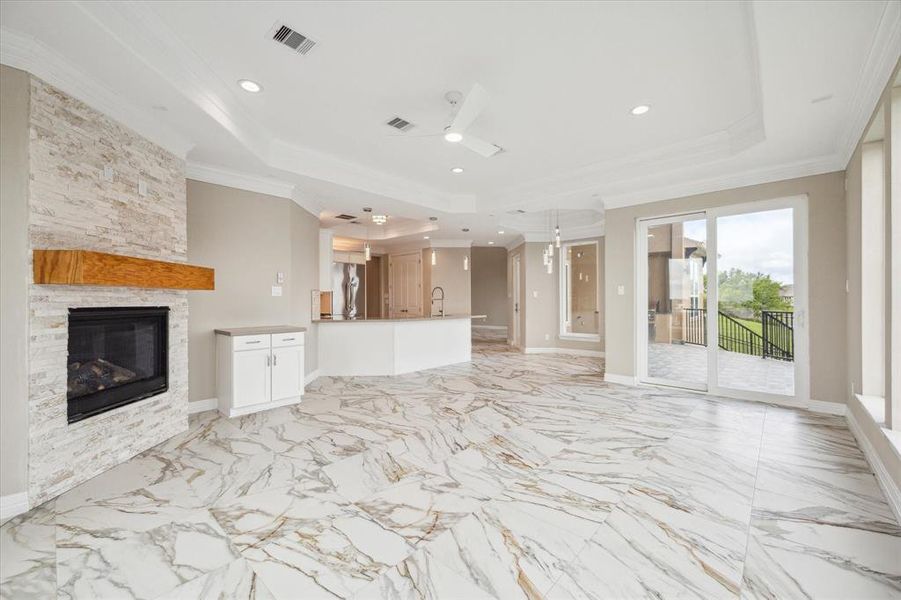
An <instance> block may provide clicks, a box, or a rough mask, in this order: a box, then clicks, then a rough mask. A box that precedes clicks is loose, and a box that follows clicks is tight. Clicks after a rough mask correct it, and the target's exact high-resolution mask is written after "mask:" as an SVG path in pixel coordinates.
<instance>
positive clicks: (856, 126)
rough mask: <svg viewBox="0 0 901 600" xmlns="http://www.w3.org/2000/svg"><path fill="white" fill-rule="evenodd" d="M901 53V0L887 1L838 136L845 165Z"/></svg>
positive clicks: (868, 121) (839, 151)
mask: <svg viewBox="0 0 901 600" xmlns="http://www.w3.org/2000/svg"><path fill="white" fill-rule="evenodd" d="M899 57H901V2H897V1H890V2H886V3H885V8H884V9H883V11H882V16H881V18H880V20H879V25H878V26H877V27H876V34H875V35H874V36H873V44H872V46H870V51H869V53H868V54H867V58H866V61H865V62H864V67H863V69H862V70H861V72H860V80H859V82H858V84H857V86H855V88H854V89H855V90H856V92H857V93H856V94H855V95H854V97H853V98H852V99H851V103H850V106H851V109H850V111H849V112H850V118H849V119H847V120H846V121H845V122H846V123H847V125H846V126H845V131H844V133H843V134H842V135H841V136H840V137H839V146H838V156H839V158H840V159H841V163H842V167H841V168H842V169H844V168H845V167H847V165H848V162H849V161H850V160H851V155H852V154H854V151H855V150H856V149H857V144H858V142H859V141H860V139H861V138H862V137H863V135H864V131H865V130H866V128H867V125H869V123H870V119H871V117H872V115H873V112H874V110H875V108H876V104H877V103H878V102H879V99H880V98H881V97H882V92H883V91H884V90H885V86H886V85H887V84H888V82H889V78H890V77H891V76H892V74H893V73H894V71H895V68H896V67H897V65H898V61H899Z"/></svg>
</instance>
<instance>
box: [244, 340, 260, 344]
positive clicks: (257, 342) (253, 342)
mask: <svg viewBox="0 0 901 600" xmlns="http://www.w3.org/2000/svg"><path fill="white" fill-rule="evenodd" d="M244 343H245V344H259V343H260V340H254V341H252V342H244Z"/></svg>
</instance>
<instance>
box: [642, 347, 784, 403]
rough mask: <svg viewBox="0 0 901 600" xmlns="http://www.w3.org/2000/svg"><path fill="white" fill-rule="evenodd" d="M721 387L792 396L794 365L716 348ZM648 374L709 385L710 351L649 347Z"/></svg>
mask: <svg viewBox="0 0 901 600" xmlns="http://www.w3.org/2000/svg"><path fill="white" fill-rule="evenodd" d="M716 351H717V356H718V357H719V358H718V360H719V364H718V370H719V377H718V383H719V385H720V386H721V387H724V388H729V389H733V390H750V391H753V392H765V393H768V394H780V395H782V396H793V395H794V393H795V364H794V363H793V362H788V361H784V360H776V359H774V358H767V359H764V358H761V357H759V356H751V355H750V354H741V353H740V352H729V351H728V350H723V349H722V348H717V349H716ZM648 374H649V375H650V376H651V377H657V378H660V379H666V380H669V381H673V382H681V383H685V384H688V385H691V386H693V387H698V386H700V387H705V386H706V385H707V348H706V347H704V346H695V345H693V344H663V343H652V344H648Z"/></svg>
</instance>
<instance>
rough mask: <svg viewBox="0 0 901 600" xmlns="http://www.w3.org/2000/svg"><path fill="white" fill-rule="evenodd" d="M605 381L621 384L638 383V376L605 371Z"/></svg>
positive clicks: (633, 384) (634, 384)
mask: <svg viewBox="0 0 901 600" xmlns="http://www.w3.org/2000/svg"><path fill="white" fill-rule="evenodd" d="M604 381H606V382H607V383H618V384H619V385H631V386H636V385H638V378H637V377H635V376H633V375H617V374H616V373H604Z"/></svg>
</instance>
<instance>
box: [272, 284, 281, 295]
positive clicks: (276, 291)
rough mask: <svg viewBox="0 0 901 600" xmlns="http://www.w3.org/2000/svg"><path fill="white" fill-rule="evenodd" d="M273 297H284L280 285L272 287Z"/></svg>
mask: <svg viewBox="0 0 901 600" xmlns="http://www.w3.org/2000/svg"><path fill="white" fill-rule="evenodd" d="M272 295H273V296H281V295H282V286H280V285H274V286H272Z"/></svg>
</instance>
